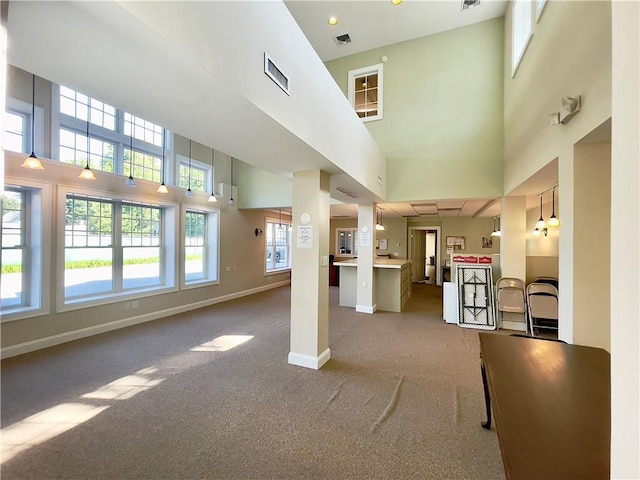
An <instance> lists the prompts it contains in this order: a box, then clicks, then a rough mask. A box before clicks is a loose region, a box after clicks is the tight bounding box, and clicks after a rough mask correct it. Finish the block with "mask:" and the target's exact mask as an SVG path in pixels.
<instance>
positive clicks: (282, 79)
mask: <svg viewBox="0 0 640 480" xmlns="http://www.w3.org/2000/svg"><path fill="white" fill-rule="evenodd" d="M264 73H266V74H267V76H268V77H269V78H270V79H271V80H273V81H274V82H275V84H276V85H278V86H279V87H280V88H281V89H282V91H283V92H284V93H286V94H287V95H290V93H289V77H287V76H286V75H285V74H284V73H283V72H282V70H280V69H279V68H278V67H277V66H276V64H275V63H273V60H271V57H270V56H269V55H268V54H267V52H264Z"/></svg>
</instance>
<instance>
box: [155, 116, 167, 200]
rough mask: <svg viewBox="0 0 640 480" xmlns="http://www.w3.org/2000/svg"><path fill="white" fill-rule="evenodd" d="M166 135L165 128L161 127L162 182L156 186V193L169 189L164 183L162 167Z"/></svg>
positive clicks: (165, 191)
mask: <svg viewBox="0 0 640 480" xmlns="http://www.w3.org/2000/svg"><path fill="white" fill-rule="evenodd" d="M166 136H167V129H166V128H163V129H162V183H161V184H160V186H159V187H158V190H156V191H157V192H158V193H169V189H168V188H167V186H166V185H165V184H164V168H165V167H164V146H165V141H166Z"/></svg>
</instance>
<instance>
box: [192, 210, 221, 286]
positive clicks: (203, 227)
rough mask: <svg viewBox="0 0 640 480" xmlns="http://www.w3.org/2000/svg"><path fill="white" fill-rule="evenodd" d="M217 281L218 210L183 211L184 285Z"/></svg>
mask: <svg viewBox="0 0 640 480" xmlns="http://www.w3.org/2000/svg"><path fill="white" fill-rule="evenodd" d="M217 281H218V212H217V211H199V210H192V209H186V210H185V212H184V285H187V286H188V285H200V284H202V283H205V282H206V283H214V282H217Z"/></svg>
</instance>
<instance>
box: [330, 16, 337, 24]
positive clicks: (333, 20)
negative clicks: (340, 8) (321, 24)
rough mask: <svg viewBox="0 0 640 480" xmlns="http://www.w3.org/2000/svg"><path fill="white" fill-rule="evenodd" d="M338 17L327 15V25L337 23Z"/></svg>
mask: <svg viewBox="0 0 640 480" xmlns="http://www.w3.org/2000/svg"><path fill="white" fill-rule="evenodd" d="M337 24H338V19H337V18H336V17H329V25H337Z"/></svg>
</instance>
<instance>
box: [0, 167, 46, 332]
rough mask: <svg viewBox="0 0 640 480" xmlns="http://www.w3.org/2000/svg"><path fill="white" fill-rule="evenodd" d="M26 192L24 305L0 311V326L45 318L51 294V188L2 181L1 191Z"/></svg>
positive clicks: (21, 181)
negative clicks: (34, 318) (26, 290)
mask: <svg viewBox="0 0 640 480" xmlns="http://www.w3.org/2000/svg"><path fill="white" fill-rule="evenodd" d="M7 187H11V189H12V190H23V191H26V192H28V195H27V205H26V208H25V210H26V213H25V217H26V218H25V219H26V222H27V225H25V226H24V228H25V230H26V232H25V235H26V240H25V244H26V246H25V248H26V251H27V253H26V257H27V259H26V261H25V264H26V266H27V270H28V272H27V273H23V275H27V278H26V279H25V278H24V277H23V279H22V283H23V288H26V289H28V292H27V293H26V295H27V296H28V301H27V302H26V303H23V304H22V305H20V306H15V307H9V308H6V309H0V310H1V314H0V321H1V323H5V322H12V321H15V320H22V319H25V318H30V317H36V316H40V315H47V314H48V313H49V311H50V304H51V301H50V298H51V296H50V295H51V292H50V289H49V288H48V287H47V285H49V283H50V282H49V278H50V275H51V249H50V247H48V246H47V245H49V244H48V243H47V240H48V239H50V238H51V222H49V221H47V219H49V218H51V214H52V211H51V203H52V202H51V184H50V183H45V182H38V181H33V180H28V179H22V178H13V177H6V178H5V185H4V188H7Z"/></svg>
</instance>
